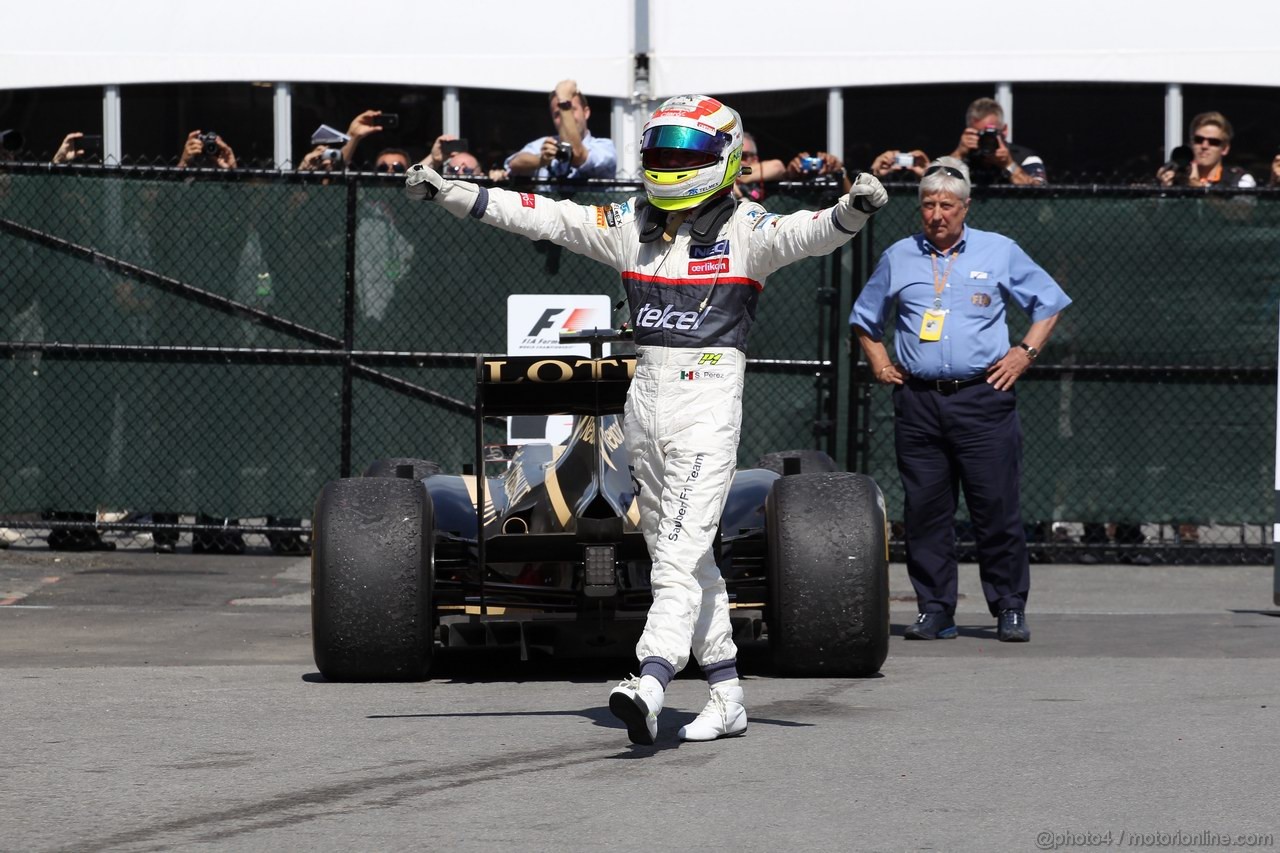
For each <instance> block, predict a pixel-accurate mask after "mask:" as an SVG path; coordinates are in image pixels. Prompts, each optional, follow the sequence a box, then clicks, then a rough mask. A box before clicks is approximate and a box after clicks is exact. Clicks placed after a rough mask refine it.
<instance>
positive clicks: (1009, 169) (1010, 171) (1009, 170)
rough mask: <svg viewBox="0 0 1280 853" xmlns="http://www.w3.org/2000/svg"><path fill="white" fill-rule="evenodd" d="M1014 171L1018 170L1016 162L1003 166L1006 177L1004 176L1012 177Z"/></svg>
mask: <svg viewBox="0 0 1280 853" xmlns="http://www.w3.org/2000/svg"><path fill="white" fill-rule="evenodd" d="M1016 171H1018V164H1017V163H1010V164H1009V165H1008V166H1005V167H1004V175H1005V177H1006V178H1012V177H1013V173H1014V172H1016Z"/></svg>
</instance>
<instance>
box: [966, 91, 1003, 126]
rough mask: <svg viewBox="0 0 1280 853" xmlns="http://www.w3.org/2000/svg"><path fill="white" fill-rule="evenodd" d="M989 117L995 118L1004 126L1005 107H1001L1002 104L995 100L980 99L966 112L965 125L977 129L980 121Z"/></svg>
mask: <svg viewBox="0 0 1280 853" xmlns="http://www.w3.org/2000/svg"><path fill="white" fill-rule="evenodd" d="M987 116H995V117H996V120H997V121H999V122H1000V123H1001V124H1004V107H1002V106H1000V102H999V101H997V100H995V99H994V98H978V99H977V100H976V101H974V102H973V103H972V104H970V105H969V109H967V110H965V113H964V123H965V124H967V125H969V127H975V126H976V124H977V121H978V119H980V118H986V117H987Z"/></svg>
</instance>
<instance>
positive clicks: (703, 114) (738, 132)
mask: <svg viewBox="0 0 1280 853" xmlns="http://www.w3.org/2000/svg"><path fill="white" fill-rule="evenodd" d="M640 166H641V169H642V171H643V173H644V190H645V192H646V193H647V194H648V196H649V202H650V203H651V204H652V205H653V206H654V207H657V208H659V209H661V210H688V209H690V208H693V207H697V206H698V205H700V204H702V202H704V201H706V200H707V199H709V198H711V197H712V196H715V195H718V194H719V193H721V192H722V191H723V190H725V189H727V188H728V187H729V186H731V185H732V184H733V179H734V178H736V177H737V176H738V173H739V172H741V171H742V119H741V118H739V116H738V113H737V112H735V111H734V110H732V109H730V108H729V107H726V106H725V105H724V104H722V103H720V102H719V101H717V100H716V99H715V98H709V97H707V96H705V95H677V96H676V97H674V98H668V99H667V100H665V101H663V102H662V106H660V107H658V109H657V110H656V111H655V112H654V113H653V115H652V116H650V117H649V120H648V121H647V122H645V125H644V130H643V132H642V133H641V136H640Z"/></svg>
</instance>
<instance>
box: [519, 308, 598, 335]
mask: <svg viewBox="0 0 1280 853" xmlns="http://www.w3.org/2000/svg"><path fill="white" fill-rule="evenodd" d="M568 310H569V309H567V308H548V309H547V310H545V311H543V312H542V316H541V317H539V318H538V322H536V323H534V324H533V328H532V329H530V330H529V331H528V332H526V333H525V337H526V338H536V337H538V335H539V334H540V333H542V332H545V331H546V330H547V329H554V328H555V327H556V323H555V318H556V317H558V316H559V315H561V314H563V313H564V312H565V311H568ZM594 313H595V312H593V311H592V310H591V309H589V308H574V309H573V310H572V311H570V312H569V316H568V317H567V318H565V321H564V324H563V325H561V326H560V330H562V331H565V332H577V331H579V330H581V329H587V328H591V327H592V325H593V320H592V317H593V315H594Z"/></svg>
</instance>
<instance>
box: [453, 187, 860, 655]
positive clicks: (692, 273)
mask: <svg viewBox="0 0 1280 853" xmlns="http://www.w3.org/2000/svg"><path fill="white" fill-rule="evenodd" d="M435 201H436V202H437V203H439V204H441V205H443V206H444V207H445V208H446V209H447V210H449V211H450V212H451V213H453V214H454V215H455V216H458V217H467V216H470V217H472V218H475V219H478V220H480V221H481V222H485V223H488V224H490V225H496V226H497V227H499V228H501V229H503V230H505V231H511V232H513V233H516V234H523V235H524V236H526V237H529V238H531V239H534V240H550V241H551V242H553V243H556V244H557V245H560V246H563V247H564V248H566V249H568V250H570V251H572V252H576V253H578V254H582V255H586V256H587V257H590V258H594V259H595V260H597V261H600V262H602V263H605V264H608V265H609V266H611V267H613V268H614V269H616V270H617V271H618V272H619V273H620V274H621V275H622V281H623V284H624V286H625V287H626V291H627V298H628V301H629V303H630V306H631V325H632V327H633V328H634V330H635V343H636V352H637V362H636V374H635V378H634V380H633V381H632V383H631V389H630V391H629V392H628V395H627V404H626V410H625V415H624V420H623V425H624V426H623V429H624V433H625V435H626V445H627V451H628V453H629V454H630V456H631V464H632V466H633V472H634V476H635V479H636V483H637V486H638V497H637V502H638V504H639V510H640V528H641V530H642V531H643V533H644V537H645V542H646V543H647V544H648V547H649V554H650V556H651V557H652V560H653V569H652V574H651V578H650V582H651V585H652V588H653V604H652V606H651V607H650V609H649V614H648V619H647V621H646V624H645V629H644V633H643V635H642V636H641V638H640V642H639V644H638V646H637V647H636V654H637V657H638V658H639V659H640V661H641V662H642V663H643V662H645V661H646V659H653V658H658V659H661V660H665V661H666V662H667V664H669V665H670V666H671V667H672V668H673V669H674V671H675V672H679V671H680V670H681V669H683V668H684V666H685V664H687V663H688V661H689V652H690V649H692V651H693V653H694V655H695V656H696V657H697V660H698V662H699V664H701V665H702V667H703V670H704V671H707V669H708V667H709V666H711V667H714V665H715V664H717V663H722V662H723V663H726V664H727V665H729V666H732V662H733V661H734V660H735V659H736V657H737V648H736V646H735V645H734V642H733V639H732V631H731V628H730V625H729V599H728V595H727V594H726V592H725V584H724V580H723V579H722V578H721V577H720V571H719V569H718V567H717V566H716V563H715V560H714V557H713V553H712V544H713V542H714V539H715V535H716V529H717V527H718V526H719V523H720V514H721V511H722V509H723V508H724V502H725V498H726V496H727V495H728V491H729V486H730V484H731V482H732V480H733V474H734V471H735V470H736V468H737V451H738V434H739V429H740V427H741V423H742V380H743V373H744V370H745V367H746V343H747V334H748V333H749V332H750V330H751V322H752V320H753V319H754V317H755V310H756V301H757V299H758V298H759V295H760V291H761V290H762V289H763V287H764V282H765V278H766V277H767V276H768V275H769V273H771V272H773V271H774V270H776V269H779V268H780V267H783V266H785V265H786V264H789V263H791V262H792V261H795V260H798V259H800V258H806V257H811V256H814V255H823V254H827V253H829V252H831V251H833V250H834V249H836V248H837V247H839V246H840V245H842V244H843V243H844V242H845V241H847V240H848V239H850V237H852V236H853V234H855V233H857V231H858V229H860V228H861V227H862V225H863V224H864V223H865V222H866V220H867V214H864V213H861V212H859V211H857V210H856V209H854V208H853V207H852V206H850V204H849V203H848V198H847V197H844V198H841V200H840V201H839V202H838V203H837V204H836V205H835V206H834V207H832V208H828V209H826V210H822V211H818V212H817V213H815V212H813V211H799V212H797V213H792V214H788V215H786V216H780V215H777V214H773V213H769V212H767V211H766V210H765V209H764V208H763V207H761V206H760V205H758V204H755V203H753V202H739V203H737V204H736V207H732V212H731V213H730V212H729V211H728V210H726V209H724V208H728V207H730V206H731V205H732V204H733V202H732V200H723V201H722V200H715V201H710V202H705V203H704V204H703V205H702V206H701V207H700V208H699V211H704V209H705V211H710V210H711V209H713V208H715V207H720V208H721V209H720V213H721V216H722V217H727V218H722V219H721V220H720V221H719V223H716V222H715V221H714V217H710V216H703V217H702V218H701V220H699V217H698V212H699V211H695V212H693V213H691V214H690V216H689V217H688V218H687V219H686V221H685V222H684V223H683V224H682V225H681V226H680V228H679V229H678V230H677V231H676V234H675V237H674V239H673V240H671V241H667V240H666V239H664V237H663V235H662V234H661V233H660V231H658V230H655V229H659V228H660V227H661V226H660V225H658V224H656V223H660V222H662V221H663V218H662V217H661V216H660V212H658V211H655V210H652V209H649V210H644V209H643V208H642V207H641V206H642V205H643V206H644V207H647V204H646V203H645V202H644V201H643V199H637V198H632V199H630V200H628V201H626V202H623V203H621V204H612V205H606V206H592V205H581V204H577V203H575V202H572V201H553V200H551V199H548V198H545V197H543V196H538V195H534V194H531V193H517V192H511V191H508V190H502V189H485V188H483V187H478V186H476V185H474V184H470V183H467V182H463V181H449V180H445V181H444V185H443V187H442V188H441V189H440V191H439V193H438V194H437V195H436V198H435ZM654 217H656V218H654ZM717 224H719V227H718V228H717V227H716V225H717ZM646 225H647V226H648V228H647V229H646V227H645V226H646ZM712 231H714V233H712ZM642 232H643V233H645V235H646V236H647V237H648V238H649V241H648V242H641V239H640V238H641V234H642ZM691 232H700V233H698V234H697V237H699V238H700V239H698V240H697V242H695V237H694V234H693V233H691ZM708 675H709V673H708ZM712 680H714V679H712Z"/></svg>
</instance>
